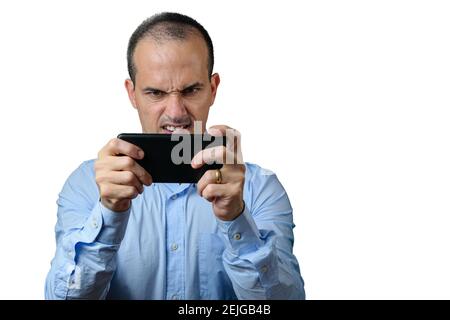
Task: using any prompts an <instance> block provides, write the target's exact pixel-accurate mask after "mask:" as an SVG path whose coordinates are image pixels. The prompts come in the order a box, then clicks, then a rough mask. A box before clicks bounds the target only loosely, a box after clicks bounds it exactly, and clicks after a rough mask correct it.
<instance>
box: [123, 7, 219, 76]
mask: <svg viewBox="0 0 450 320" xmlns="http://www.w3.org/2000/svg"><path fill="white" fill-rule="evenodd" d="M196 31H198V33H200V35H201V37H202V38H203V39H204V40H205V42H206V46H207V48H208V73H209V77H210V78H211V75H212V71H213V66H214V48H213V44H212V40H211V38H210V37H209V34H208V31H206V29H205V28H203V26H202V25H201V24H200V23H198V22H197V21H195V20H194V19H192V18H191V17H188V16H185V15H183V14H180V13H174V12H163V13H158V14H155V15H153V16H151V17H150V18H147V19H146V20H144V21H143V22H142V23H141V24H140V25H139V27H137V29H136V30H135V31H134V32H133V34H132V35H131V37H130V40H129V42H128V50H127V62H128V74H129V75H130V78H131V81H133V84H134V83H135V80H136V72H137V70H136V66H135V64H134V61H133V55H134V51H135V49H136V46H137V44H138V42H139V41H140V40H142V39H143V38H145V37H147V36H150V37H152V38H153V39H155V40H157V41H163V40H171V39H175V40H177V39H178V40H183V39H186V37H187V36H188V35H190V34H193V33H195V32H196Z"/></svg>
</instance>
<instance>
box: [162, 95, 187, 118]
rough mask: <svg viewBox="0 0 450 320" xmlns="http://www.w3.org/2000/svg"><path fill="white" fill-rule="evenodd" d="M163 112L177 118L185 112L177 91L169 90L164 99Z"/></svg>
mask: <svg viewBox="0 0 450 320" xmlns="http://www.w3.org/2000/svg"><path fill="white" fill-rule="evenodd" d="M165 114H166V115H168V116H169V117H170V118H172V119H177V118H180V117H182V116H185V115H186V114H187V110H186V107H185V105H184V102H183V99H182V97H181V94H180V93H179V92H171V93H170V94H169V95H168V97H167V99H166V109H165Z"/></svg>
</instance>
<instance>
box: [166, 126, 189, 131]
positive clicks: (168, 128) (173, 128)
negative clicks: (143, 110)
mask: <svg viewBox="0 0 450 320" xmlns="http://www.w3.org/2000/svg"><path fill="white" fill-rule="evenodd" d="M165 128H166V129H167V130H169V131H172V132H173V131H175V130H177V129H183V128H186V126H180V127H174V126H166V127H165Z"/></svg>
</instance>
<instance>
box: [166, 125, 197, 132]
mask: <svg viewBox="0 0 450 320" xmlns="http://www.w3.org/2000/svg"><path fill="white" fill-rule="evenodd" d="M190 127H191V125H190V124H187V125H164V126H162V127H161V128H162V129H163V131H164V133H186V131H189V128H190Z"/></svg>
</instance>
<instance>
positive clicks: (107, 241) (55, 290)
mask: <svg viewBox="0 0 450 320" xmlns="http://www.w3.org/2000/svg"><path fill="white" fill-rule="evenodd" d="M129 214H130V213H129V211H128V212H125V213H114V212H111V211H109V210H108V209H106V208H105V207H103V206H102V205H101V204H100V203H98V204H97V205H96V206H95V207H94V209H93V210H92V212H91V215H90V216H89V218H88V219H87V220H86V221H85V222H84V223H83V224H81V225H80V226H78V227H76V228H72V229H70V232H69V231H66V232H65V233H64V234H63V235H62V236H61V237H60V238H59V241H58V243H57V251H56V255H55V258H54V259H53V261H52V267H51V270H50V272H49V274H48V276H47V281H46V289H45V296H46V298H47V299H104V298H105V297H106V295H107V293H108V290H109V286H110V282H111V279H112V276H113V274H114V271H115V268H116V264H115V255H116V253H117V250H118V249H119V246H120V242H121V240H122V238H123V235H124V233H125V229H126V224H127V222H128V217H129ZM57 228H58V227H57Z"/></svg>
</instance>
